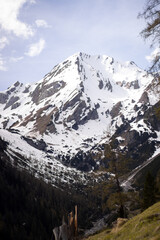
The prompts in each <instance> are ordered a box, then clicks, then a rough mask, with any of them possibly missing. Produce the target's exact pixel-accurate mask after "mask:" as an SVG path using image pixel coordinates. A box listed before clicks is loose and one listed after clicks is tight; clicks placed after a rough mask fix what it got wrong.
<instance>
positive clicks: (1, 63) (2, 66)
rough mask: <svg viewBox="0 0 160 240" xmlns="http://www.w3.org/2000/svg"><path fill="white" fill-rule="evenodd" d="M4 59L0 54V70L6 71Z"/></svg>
mask: <svg viewBox="0 0 160 240" xmlns="http://www.w3.org/2000/svg"><path fill="white" fill-rule="evenodd" d="M5 64H6V62H5V60H4V59H3V58H2V57H1V56H0V71H7V68H6V66H5Z"/></svg>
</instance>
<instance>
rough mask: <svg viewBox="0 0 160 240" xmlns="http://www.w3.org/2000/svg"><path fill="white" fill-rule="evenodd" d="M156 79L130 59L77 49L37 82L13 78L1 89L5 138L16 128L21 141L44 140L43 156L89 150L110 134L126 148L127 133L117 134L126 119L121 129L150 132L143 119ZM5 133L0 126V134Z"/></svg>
mask: <svg viewBox="0 0 160 240" xmlns="http://www.w3.org/2000/svg"><path fill="white" fill-rule="evenodd" d="M154 82H155V80H154V78H153V76H151V75H148V74H147V73H146V72H145V71H144V70H142V69H140V68H139V67H137V66H136V64H135V63H133V62H125V63H120V62H118V61H116V60H115V59H113V58H112V57H109V56H106V55H102V56H100V55H99V56H98V55H97V56H91V55H88V54H85V53H81V52H79V53H76V54H74V55H73V56H71V57H69V58H67V59H66V60H65V61H64V62H62V63H60V64H58V65H56V66H55V67H54V68H53V69H52V70H51V71H50V72H49V73H48V74H46V75H45V76H44V78H43V79H42V80H40V81H38V82H37V83H33V84H28V85H24V84H21V83H19V82H17V83H15V84H14V85H13V86H11V87H10V88H8V89H7V90H6V91H4V92H0V110H1V124H0V128H1V129H6V131H8V130H9V131H10V133H9V134H8V133H7V134H6V136H8V137H9V135H12V136H13V133H11V131H12V130H13V129H14V131H15V130H16V131H17V133H18V134H20V136H21V141H22V145H23V141H27V143H28V144H31V145H32V147H33V146H34V147H35V144H36V141H41V140H43V143H44V149H43V150H45V152H46V156H48V155H49V154H51V155H52V157H53V156H54V158H57V157H58V156H60V155H61V156H69V158H71V157H73V156H75V155H76V154H77V153H78V152H79V151H83V152H84V153H87V152H88V151H92V149H94V148H95V146H98V145H99V144H103V143H107V142H108V143H109V141H110V140H111V138H112V137H113V135H114V136H115V138H117V141H118V139H121V141H119V147H120V148H121V149H124V148H126V146H127V141H128V140H126V139H127V138H128V137H129V136H128V135H127V133H126V132H123V133H121V131H122V130H120V129H122V128H123V126H124V124H125V126H126V129H125V131H128V132H132V130H133V129H134V130H135V129H136V131H137V132H140V131H141V132H142V133H144V132H147V134H148V133H149V132H150V133H152V134H151V135H154V131H153V127H152V124H148V123H147V122H146V121H144V120H143V119H142V118H143V117H142V116H143V115H144V114H145V111H148V109H150V108H151V107H152V106H153V105H154V104H156V103H157V102H158V101H159V90H158V88H159V85H157V91H156V94H153V92H154V88H153V87H151V86H153V83H154ZM154 84H155V83H154ZM149 86H150V87H149ZM153 95H154V98H153ZM127 124H128V125H127ZM156 131H157V129H156ZM4 132H5V131H4V130H3V131H1V130H0V134H1V135H3V137H5V136H4V135H5V134H4ZM9 138H10V137H9ZM12 144H13V142H12ZM15 144H16V143H15ZM37 144H39V143H37ZM13 145H14V144H13ZM19 151H20V150H19ZM31 151H32V150H31ZM22 152H23V150H22ZM35 158H36V156H35ZM43 158H45V157H44V156H43ZM68 162H69V161H68ZM73 165H74V164H73ZM91 165H92V164H91ZM89 169H90V168H89Z"/></svg>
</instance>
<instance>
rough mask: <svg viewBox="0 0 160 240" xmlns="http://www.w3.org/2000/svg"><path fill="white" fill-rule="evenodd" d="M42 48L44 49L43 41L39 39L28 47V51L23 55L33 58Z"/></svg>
mask: <svg viewBox="0 0 160 240" xmlns="http://www.w3.org/2000/svg"><path fill="white" fill-rule="evenodd" d="M44 47H45V40H44V39H42V38H41V39H40V40H39V42H37V43H33V44H31V45H30V46H29V50H28V52H26V53H25V55H27V56H29V57H35V56H37V55H39V54H40V53H41V52H42V50H43V49H44Z"/></svg>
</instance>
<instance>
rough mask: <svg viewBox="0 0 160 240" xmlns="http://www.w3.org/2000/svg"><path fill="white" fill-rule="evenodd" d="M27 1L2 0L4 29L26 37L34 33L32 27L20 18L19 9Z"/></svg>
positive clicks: (0, 23) (0, 24)
mask: <svg viewBox="0 0 160 240" xmlns="http://www.w3.org/2000/svg"><path fill="white" fill-rule="evenodd" d="M26 2H28V0H14V1H13V0H0V9H1V13H0V26H1V28H2V29H3V30H5V31H7V32H9V33H10V32H12V33H14V34H15V35H16V36H18V37H24V38H28V37H30V36H33V35H34V31H33V29H32V27H31V26H30V25H28V24H27V23H24V22H22V21H20V20H19V19H18V15H19V11H20V9H21V8H22V6H23V5H24V4H25V3H26ZM32 2H33V0H32Z"/></svg>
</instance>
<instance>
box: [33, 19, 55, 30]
mask: <svg viewBox="0 0 160 240" xmlns="http://www.w3.org/2000/svg"><path fill="white" fill-rule="evenodd" d="M35 23H36V25H37V27H44V28H50V27H51V26H50V25H48V23H47V22H46V21H45V20H43V19H37V20H36V21H35Z"/></svg>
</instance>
